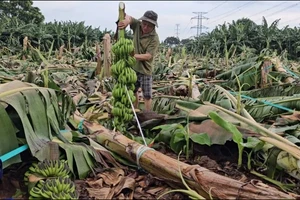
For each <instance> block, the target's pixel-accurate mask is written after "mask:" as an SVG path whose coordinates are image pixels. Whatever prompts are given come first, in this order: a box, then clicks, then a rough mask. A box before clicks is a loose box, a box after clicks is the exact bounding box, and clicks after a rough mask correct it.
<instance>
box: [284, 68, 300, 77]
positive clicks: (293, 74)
mask: <svg viewBox="0 0 300 200" xmlns="http://www.w3.org/2000/svg"><path fill="white" fill-rule="evenodd" d="M283 68H284V69H285V70H286V71H287V72H288V73H289V74H291V75H292V76H293V77H295V78H300V77H299V76H298V75H297V74H295V73H293V72H292V71H291V70H289V69H288V68H286V67H283Z"/></svg>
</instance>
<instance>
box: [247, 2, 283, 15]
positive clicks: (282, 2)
mask: <svg viewBox="0 0 300 200" xmlns="http://www.w3.org/2000/svg"><path fill="white" fill-rule="evenodd" d="M284 3H286V1H285V2H282V3H280V4H277V5H275V6H272V7H271V8H268V9H266V10H263V11H261V12H258V13H255V14H253V15H250V16H248V18H250V17H253V16H256V15H258V14H261V13H264V12H266V11H268V10H271V9H273V8H276V7H278V6H280V5H281V4H284Z"/></svg>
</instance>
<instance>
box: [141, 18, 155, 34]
mask: <svg viewBox="0 0 300 200" xmlns="http://www.w3.org/2000/svg"><path fill="white" fill-rule="evenodd" d="M154 26H155V25H154V24H152V23H150V22H147V21H142V31H143V33H144V34H147V33H150V32H151V31H152V30H153V29H154Z"/></svg>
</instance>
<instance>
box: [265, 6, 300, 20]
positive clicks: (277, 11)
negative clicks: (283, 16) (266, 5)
mask: <svg viewBox="0 0 300 200" xmlns="http://www.w3.org/2000/svg"><path fill="white" fill-rule="evenodd" d="M298 4H299V3H296V4H293V5H291V6H289V7H286V8H284V9H281V10H279V11H276V12H273V13H272V14H270V15H267V16H266V17H270V16H272V15H275V14H277V13H280V12H282V11H284V10H287V9H290V8H292V7H295V6H297V5H298Z"/></svg>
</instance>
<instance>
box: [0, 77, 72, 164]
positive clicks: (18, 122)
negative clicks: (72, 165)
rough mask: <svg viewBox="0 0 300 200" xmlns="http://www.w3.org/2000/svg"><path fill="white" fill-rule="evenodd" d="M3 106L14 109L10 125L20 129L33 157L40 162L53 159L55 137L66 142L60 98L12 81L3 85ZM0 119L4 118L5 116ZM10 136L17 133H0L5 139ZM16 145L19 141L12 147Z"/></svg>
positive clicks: (51, 93) (41, 89)
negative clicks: (51, 143) (51, 144)
mask: <svg viewBox="0 0 300 200" xmlns="http://www.w3.org/2000/svg"><path fill="white" fill-rule="evenodd" d="M0 102H2V103H6V104H7V105H9V107H10V108H11V111H10V112H9V113H10V114H12V113H14V117H12V116H11V123H12V124H14V125H15V126H16V127H18V129H19V130H18V132H19V133H18V134H19V135H21V136H22V135H23V136H24V137H25V139H26V142H27V144H28V146H29V149H30V151H31V153H32V155H33V156H34V157H36V158H37V159H38V160H40V161H42V160H44V159H50V146H49V142H50V141H51V140H52V138H53V136H57V137H58V138H60V139H61V140H62V141H65V142H67V140H66V139H65V138H64V137H63V136H62V135H60V130H61V129H64V125H65V118H64V115H65V114H66V112H65V113H62V111H61V110H60V108H59V106H58V100H57V95H56V93H55V91H53V90H52V89H48V88H41V87H37V86H35V85H33V84H29V83H24V82H21V81H12V82H9V83H6V84H1V85H0ZM7 112H8V111H7ZM0 117H1V119H2V118H5V115H4V114H3V115H1V116H0ZM10 134H14V132H11V131H8V130H6V131H1V136H2V138H5V137H9V136H8V135H10ZM15 142H16V138H15V141H12V143H15Z"/></svg>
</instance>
